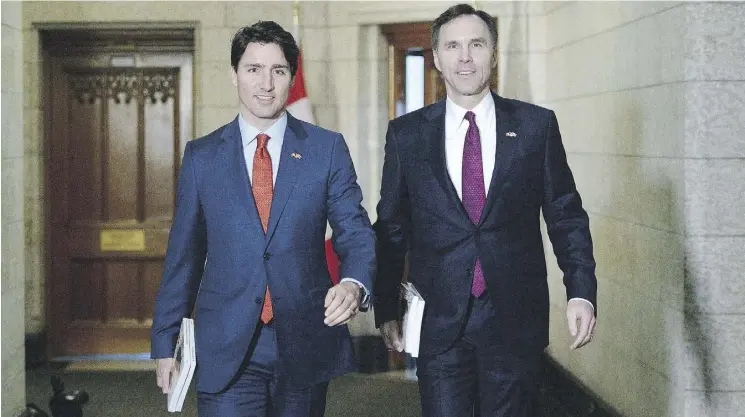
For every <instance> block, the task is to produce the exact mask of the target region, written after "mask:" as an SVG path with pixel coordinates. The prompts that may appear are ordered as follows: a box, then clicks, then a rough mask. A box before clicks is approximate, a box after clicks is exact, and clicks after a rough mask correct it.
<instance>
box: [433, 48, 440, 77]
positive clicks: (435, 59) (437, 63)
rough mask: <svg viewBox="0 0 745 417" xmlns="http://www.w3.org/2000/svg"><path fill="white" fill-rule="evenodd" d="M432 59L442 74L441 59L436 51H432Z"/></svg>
mask: <svg viewBox="0 0 745 417" xmlns="http://www.w3.org/2000/svg"><path fill="white" fill-rule="evenodd" d="M432 59H433V60H434V62H435V68H437V71H440V72H442V70H441V69H440V58H439V57H438V56H437V50H436V49H432Z"/></svg>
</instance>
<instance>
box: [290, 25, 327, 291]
mask: <svg viewBox="0 0 745 417" xmlns="http://www.w3.org/2000/svg"><path fill="white" fill-rule="evenodd" d="M293 29H294V33H293V35H294V36H295V40H296V41H297V43H298V45H300V28H299V25H298V24H295V27H294V28H293ZM287 110H288V111H289V112H290V113H291V114H292V115H293V116H294V117H296V118H298V119H300V120H302V121H305V122H308V123H313V124H315V123H316V121H315V118H314V117H313V107H312V106H311V104H310V100H308V94H307V93H306V91H305V77H304V76H303V56H302V49H301V53H300V55H299V56H298V58H297V72H296V73H295V83H294V84H293V85H292V87H291V88H290V94H289V96H288V97H287ZM325 245H326V248H325V250H326V264H327V265H328V269H329V275H331V280H332V281H333V282H334V284H337V283H339V258H338V257H337V256H336V253H335V252H334V246H333V244H332V243H331V228H330V227H328V225H327V226H326V243H325Z"/></svg>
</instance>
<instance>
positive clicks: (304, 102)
mask: <svg viewBox="0 0 745 417" xmlns="http://www.w3.org/2000/svg"><path fill="white" fill-rule="evenodd" d="M287 110H288V111H289V112H290V113H292V115H293V116H295V117H297V118H298V119H300V120H302V121H305V122H308V123H313V124H315V122H316V121H315V118H314V117H313V108H312V106H311V104H310V100H308V94H307V93H306V92H305V77H304V76H303V56H302V53H301V54H300V55H299V56H298V58H297V73H295V84H293V85H292V87H291V88H290V94H289V96H288V97H287Z"/></svg>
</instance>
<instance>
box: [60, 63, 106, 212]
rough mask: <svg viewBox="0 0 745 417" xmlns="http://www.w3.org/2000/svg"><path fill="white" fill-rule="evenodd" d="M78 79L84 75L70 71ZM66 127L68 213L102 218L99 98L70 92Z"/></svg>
mask: <svg viewBox="0 0 745 417" xmlns="http://www.w3.org/2000/svg"><path fill="white" fill-rule="evenodd" d="M71 77H73V78H74V79H77V80H78V82H85V81H84V80H85V79H86V78H88V75H85V74H71ZM68 106H69V108H70V112H69V122H68V126H69V127H70V129H71V130H72V132H74V134H72V135H70V143H69V147H68V154H67V155H68V160H69V161H70V172H69V176H68V181H69V183H68V189H69V190H70V205H71V206H72V207H76V208H77V210H74V211H71V212H70V219H72V220H101V219H102V211H103V210H102V208H103V201H102V196H103V193H102V184H103V181H102V174H103V170H102V167H101V156H102V155H101V139H100V138H101V135H100V133H101V121H102V120H101V119H102V118H101V113H102V100H100V99H95V98H94V99H92V100H89V99H86V98H85V97H76V94H72V95H71V97H70V100H69V102H68Z"/></svg>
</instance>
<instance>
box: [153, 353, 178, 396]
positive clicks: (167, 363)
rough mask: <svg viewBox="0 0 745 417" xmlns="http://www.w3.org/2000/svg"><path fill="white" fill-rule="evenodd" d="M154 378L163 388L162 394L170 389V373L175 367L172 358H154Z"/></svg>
mask: <svg viewBox="0 0 745 417" xmlns="http://www.w3.org/2000/svg"><path fill="white" fill-rule="evenodd" d="M155 365H156V367H157V368H156V369H155V378H156V379H157V381H158V386H159V387H160V389H161V390H163V394H168V392H169V391H170V390H171V374H172V373H173V371H174V369H175V366H174V365H175V364H174V361H173V358H162V359H156V360H155Z"/></svg>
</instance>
